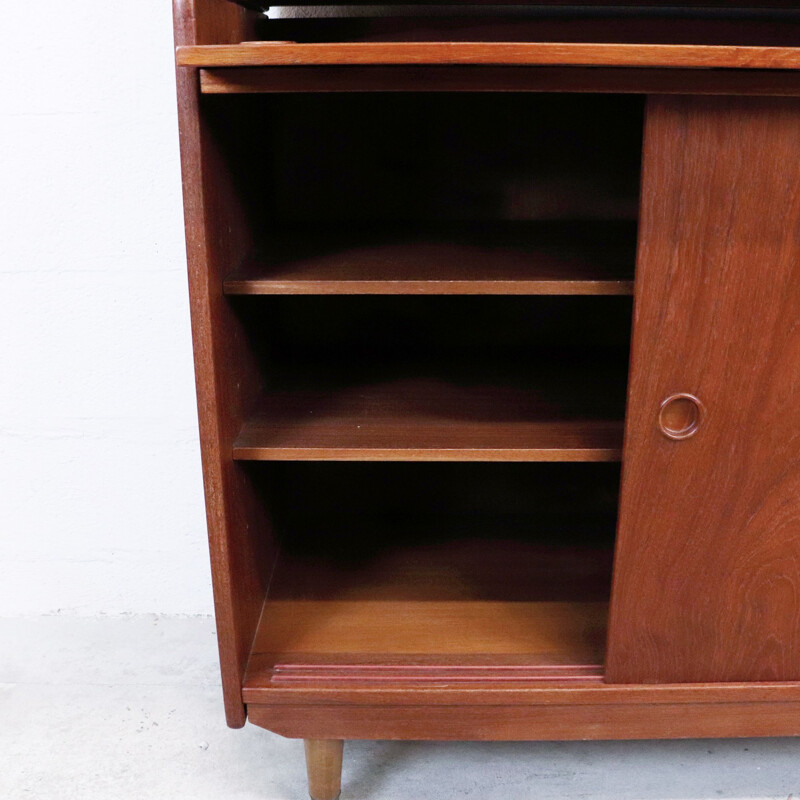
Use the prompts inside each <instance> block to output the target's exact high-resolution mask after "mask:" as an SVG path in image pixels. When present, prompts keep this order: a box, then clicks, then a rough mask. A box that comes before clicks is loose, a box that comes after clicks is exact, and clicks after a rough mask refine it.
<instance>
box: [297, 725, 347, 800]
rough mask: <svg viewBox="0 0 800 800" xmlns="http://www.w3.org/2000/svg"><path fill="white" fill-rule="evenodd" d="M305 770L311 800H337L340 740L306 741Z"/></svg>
mask: <svg viewBox="0 0 800 800" xmlns="http://www.w3.org/2000/svg"><path fill="white" fill-rule="evenodd" d="M305 745H306V769H307V770H308V793H309V795H311V800H337V798H338V797H339V792H341V790H342V751H343V749H344V742H343V741H342V740H341V739H306V740H305Z"/></svg>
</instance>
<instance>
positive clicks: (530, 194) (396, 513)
mask: <svg viewBox="0 0 800 800" xmlns="http://www.w3.org/2000/svg"><path fill="white" fill-rule="evenodd" d="M202 111H203V113H204V114H205V115H206V119H207V121H208V124H209V127H210V130H211V131H212V132H213V134H214V139H215V144H216V145H217V146H218V147H219V151H220V153H221V157H222V160H223V163H224V164H225V167H226V169H227V171H228V174H229V178H230V181H231V185H232V186H233V187H234V192H235V195H236V198H237V201H238V203H239V205H240V206H241V209H242V212H243V213H242V218H243V219H244V221H245V223H244V224H245V227H246V232H247V241H248V243H249V245H248V247H247V248H245V256H244V258H243V259H242V260H241V262H240V263H235V264H231V265H230V271H229V273H228V274H227V276H225V280H224V291H225V293H226V294H227V295H228V303H229V304H230V307H231V309H232V310H233V312H234V315H235V317H236V319H237V324H238V325H239V326H240V330H241V331H242V335H243V337H244V339H245V345H246V346H247V348H248V350H249V353H250V356H251V358H252V361H253V363H254V364H255V369H256V371H257V374H258V376H259V379H260V383H261V397H260V399H259V401H258V402H257V403H254V404H253V405H252V408H249V409H247V413H246V414H245V415H244V417H243V419H242V420H241V428H240V431H239V433H238V436H237V437H236V438H235V442H234V445H233V457H234V459H235V460H236V461H237V469H238V470H240V471H241V473H242V474H243V475H244V476H246V479H247V480H248V481H250V482H251V483H252V485H253V486H255V488H256V489H257V493H258V496H259V497H260V498H261V499H260V502H262V503H263V506H264V511H265V515H266V518H268V519H269V525H268V526H267V527H268V528H269V531H268V535H269V536H271V537H272V538H273V539H274V543H275V544H276V545H277V549H278V551H279V555H278V557H277V562H276V567H275V569H274V571H273V573H272V578H271V581H270V584H269V589H268V593H267V599H266V603H265V606H264V611H263V614H262V618H261V622H260V624H259V626H258V631H257V634H256V637H255V642H254V644H253V650H252V654H251V657H250V662H249V667H248V674H247V677H246V679H245V686H246V687H247V686H250V687H264V686H267V687H273V688H279V687H281V686H291V685H295V684H297V683H298V682H299V683H302V682H304V681H305V682H306V683H308V682H311V683H313V684H315V685H318V684H320V682H322V683H325V682H333V683H336V682H337V681H339V682H341V681H345V682H346V681H356V682H359V681H361V682H371V681H378V682H380V681H399V682H403V681H407V680H413V681H423V682H424V681H431V680H437V679H440V678H441V675H442V674H443V673H441V672H440V671H441V670H445V673H444V674H446V675H447V676H449V678H452V679H453V680H456V681H463V682H467V683H469V682H470V681H474V680H495V681H505V680H512V681H517V680H519V681H525V680H530V681H556V682H557V681H561V680H566V681H573V680H599V679H601V678H602V674H603V663H604V654H605V629H606V618H607V608H608V599H609V591H610V589H609V587H610V576H611V568H612V552H613V544H614V533H615V525H616V509H617V494H618V489H619V469H620V465H619V462H620V459H621V448H622V429H623V420H624V413H625V397H626V387H627V370H628V357H629V347H630V325H631V311H632V294H633V274H634V262H635V254H636V234H637V209H638V192H639V172H640V152H641V144H642V116H643V98H641V97H638V96H600V95H590V94H586V95H558V94H552V95H551V94H538V95H534V94H521V93H520V94H517V93H508V94H491V95H489V94H469V93H461V94H446V93H443V94H439V93H432V94H420V95H416V94H405V93H398V94H373V93H367V94H362V95H344V94H342V95H335V94H330V95H328V94H313V93H312V94H286V95H259V96H252V97H246V96H239V97H205V98H203V100H202ZM323 462H324V463H323ZM412 462H414V463H412ZM503 462H505V463H503Z"/></svg>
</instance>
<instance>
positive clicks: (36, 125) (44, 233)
mask: <svg viewBox="0 0 800 800" xmlns="http://www.w3.org/2000/svg"><path fill="white" fill-rule="evenodd" d="M170 5H171V4H170V2H169V0H136V2H135V3H118V2H111V0H69V2H52V1H49V0H44V1H42V0H40V1H39V2H6V3H4V4H3V13H2V19H3V30H4V31H5V33H6V36H5V37H4V41H3V46H2V48H0V66H2V75H3V79H2V81H0V615H32V614H46V613H70V614H73V613H74V614H96V613H108V614H119V613H128V612H165V613H179V614H197V613H210V611H211V592H210V579H209V569H208V563H207V562H208V558H207V545H206V534H205V517H204V510H203V501H202V485H201V474H200V459H199V448H198V441H197V428H196V412H195V403H194V385H193V372H192V359H191V341H190V330H189V315H188V298H187V288H186V269H185V261H184V245H183V217H182V208H181V196H180V172H179V160H178V138H177V120H176V108H175V83H174V73H173V45H172V21H171V8H170Z"/></svg>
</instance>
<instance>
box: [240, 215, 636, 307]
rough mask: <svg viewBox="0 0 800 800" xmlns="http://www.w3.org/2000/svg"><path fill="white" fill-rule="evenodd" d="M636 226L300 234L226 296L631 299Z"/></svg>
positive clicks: (279, 245)
mask: <svg viewBox="0 0 800 800" xmlns="http://www.w3.org/2000/svg"><path fill="white" fill-rule="evenodd" d="M635 239H636V230H635V226H633V225H629V226H620V225H613V224H611V223H600V224H595V225H587V224H585V223H584V224H581V223H571V224H563V223H562V224H556V223H552V222H550V223H544V224H542V223H539V224H525V223H511V224H500V225H498V224H495V225H487V224H485V223H482V224H477V223H473V224H469V225H444V224H440V225H438V226H429V228H427V229H425V228H423V229H419V226H415V225H411V224H407V225H405V226H401V225H396V226H380V225H375V224H373V225H370V226H368V227H365V226H363V227H362V226H353V225H348V226H346V227H345V228H344V230H343V229H342V226H341V225H337V226H334V227H330V226H325V225H322V224H314V225H303V226H298V227H297V230H296V231H294V232H292V233H291V234H288V235H286V237H285V239H284V240H282V241H276V242H273V243H270V245H269V252H268V254H267V255H265V256H264V257H262V258H253V259H250V260H248V261H246V262H245V263H244V264H243V265H242V267H241V268H240V269H239V270H238V271H237V273H236V274H234V275H231V276H229V277H228V278H227V279H226V280H225V291H226V292H227V293H228V294H565V295H569V294H586V295H605V294H612V295H630V294H633V262H634V259H635V249H636V245H635Z"/></svg>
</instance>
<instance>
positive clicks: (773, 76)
mask: <svg viewBox="0 0 800 800" xmlns="http://www.w3.org/2000/svg"><path fill="white" fill-rule="evenodd" d="M200 87H201V91H202V92H203V93H204V94H265V93H283V92H292V93H293V92H512V91H513V92H578V93H604V94H692V95H717V94H719V95H759V94H763V95H773V96H788V97H791V96H797V95H800V76H798V73H797V72H796V71H794V70H763V69H760V70H759V69H754V70H691V69H659V68H653V67H650V68H620V67H613V68H607V69H606V68H603V67H536V68H535V69H534V68H531V67H508V66H506V67H503V66H499V67H498V66H474V65H471V66H460V67H459V66H455V67H454V66H450V67H447V66H424V67H420V66H417V67H414V66H360V67H358V66H330V67H325V68H324V69H321V68H319V67H307V66H306V67H304V66H299V67H280V66H278V67H220V68H211V69H201V70H200Z"/></svg>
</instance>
